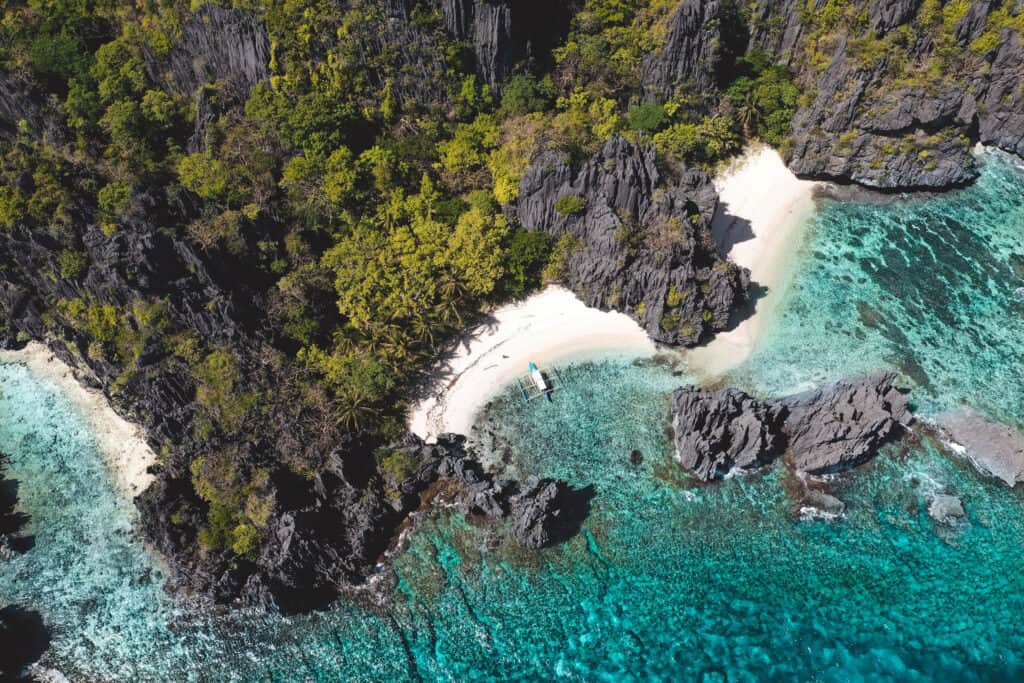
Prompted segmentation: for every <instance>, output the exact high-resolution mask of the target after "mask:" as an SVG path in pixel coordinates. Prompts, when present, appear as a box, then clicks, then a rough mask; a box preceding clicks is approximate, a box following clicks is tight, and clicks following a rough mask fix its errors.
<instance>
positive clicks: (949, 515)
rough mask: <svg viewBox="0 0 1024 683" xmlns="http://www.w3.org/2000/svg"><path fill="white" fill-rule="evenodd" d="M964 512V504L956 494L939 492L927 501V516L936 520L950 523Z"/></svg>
mask: <svg viewBox="0 0 1024 683" xmlns="http://www.w3.org/2000/svg"><path fill="white" fill-rule="evenodd" d="M965 514H966V513H965V512H964V504H963V502H962V501H961V500H960V499H959V498H957V497H956V496H950V495H946V494H944V493H939V494H936V495H935V496H934V497H933V498H932V499H931V502H929V503H928V516H929V517H931V518H932V519H934V520H935V521H936V522H941V523H943V524H950V523H952V522H955V521H956V520H958V519H960V518H961V517H963V516H964V515H965Z"/></svg>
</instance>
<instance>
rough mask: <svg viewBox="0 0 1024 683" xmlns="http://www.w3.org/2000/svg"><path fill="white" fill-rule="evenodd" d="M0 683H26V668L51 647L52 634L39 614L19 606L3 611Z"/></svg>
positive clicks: (11, 606) (1, 621) (0, 612)
mask: <svg viewBox="0 0 1024 683" xmlns="http://www.w3.org/2000/svg"><path fill="white" fill-rule="evenodd" d="M0 644H2V645H3V647H0V681H18V680H26V678H25V677H24V676H22V672H23V671H24V670H25V668H26V667H27V666H28V665H29V664H32V663H34V662H36V661H38V660H39V658H40V657H42V656H43V653H45V652H46V650H47V649H48V648H49V647H50V631H49V629H48V628H47V627H46V624H44V623H43V617H42V615H40V614H39V613H38V612H35V611H33V610H29V609H25V608H24V607H20V606H18V605H8V606H6V607H4V608H3V609H0Z"/></svg>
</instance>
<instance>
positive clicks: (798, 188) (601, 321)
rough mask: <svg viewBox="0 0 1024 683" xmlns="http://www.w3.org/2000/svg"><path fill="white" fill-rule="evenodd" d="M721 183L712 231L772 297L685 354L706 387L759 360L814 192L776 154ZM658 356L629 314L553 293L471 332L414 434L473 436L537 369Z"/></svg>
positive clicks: (414, 415) (759, 157) (748, 159)
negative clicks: (480, 421)
mask: <svg viewBox="0 0 1024 683" xmlns="http://www.w3.org/2000/svg"><path fill="white" fill-rule="evenodd" d="M715 184H716V188H717V189H718V192H719V194H720V196H721V207H720V209H719V212H718V214H717V215H716V217H715V224H714V226H713V230H714V231H715V234H716V238H717V239H718V240H719V243H720V244H721V243H723V242H724V243H730V242H732V243H733V244H732V245H731V248H730V249H729V251H728V255H729V257H730V258H732V259H733V260H734V261H735V262H737V263H739V264H740V265H742V266H746V267H747V268H749V269H750V271H751V279H752V280H754V281H755V282H757V283H758V284H759V285H761V286H763V287H766V288H767V290H768V291H767V295H766V296H765V297H764V298H762V299H760V300H759V301H758V302H757V306H756V309H755V314H754V315H753V316H752V317H750V318H748V319H747V320H746V321H744V322H743V323H741V324H740V325H738V326H737V327H736V329H734V330H732V331H731V332H726V333H723V334H719V335H718V336H717V337H716V338H715V339H714V340H713V341H712V342H711V343H710V344H708V345H707V346H705V347H702V348H700V349H696V350H693V351H690V352H688V353H687V354H686V360H687V362H688V363H689V364H690V367H691V369H692V370H693V371H694V372H696V373H697V374H698V375H700V376H703V377H708V378H710V377H713V376H717V375H719V374H721V373H723V372H725V371H727V370H729V369H730V368H733V367H735V366H736V365H738V364H739V363H741V362H742V361H743V359H745V358H746V357H747V356H748V355H749V354H750V353H751V351H753V349H754V346H755V344H756V341H757V338H758V335H759V334H760V333H761V332H762V330H763V327H764V323H765V321H766V320H770V319H771V315H772V313H773V311H774V310H775V308H776V307H777V306H778V303H779V301H780V300H781V298H782V294H783V292H784V291H785V289H786V286H787V284H788V280H789V278H790V274H791V271H790V270H789V263H790V262H791V257H792V256H793V254H794V252H795V251H796V249H797V247H798V246H799V242H800V239H801V236H802V232H801V227H802V225H803V224H804V221H805V219H806V217H807V216H808V214H809V213H810V211H811V210H812V208H813V205H814V201H813V192H814V188H815V186H816V185H817V183H814V182H809V181H803V180H799V179H797V178H796V176H794V175H793V173H792V172H790V170H789V169H788V168H786V166H785V164H784V163H783V161H782V158H781V157H780V156H779V154H778V153H777V152H776V151H775V150H773V149H771V148H769V147H759V148H754V149H751V150H750V151H749V152H748V153H747V154H746V155H744V156H743V157H742V158H740V159H738V160H737V161H736V162H735V163H734V164H733V165H732V166H731V167H730V168H728V169H726V170H725V171H724V172H723V173H722V174H720V176H719V177H718V178H717V179H716V183H715ZM656 352H657V347H656V345H655V344H654V343H653V342H652V341H651V339H650V338H649V337H648V336H647V334H646V333H645V332H644V330H643V329H642V328H641V327H640V326H639V325H637V324H636V322H634V321H633V320H632V319H631V318H629V317H628V316H626V315H625V314H622V313H615V312H611V313H608V312H602V311H598V310H595V309H592V308H588V307H586V306H585V305H584V304H583V303H582V302H581V301H580V300H579V299H577V298H576V296H575V295H573V294H572V292H570V291H568V290H566V289H564V288H562V287H555V286H552V287H548V288H547V289H545V290H544V291H543V292H541V293H539V294H535V295H534V296H532V297H530V298H528V299H526V300H525V301H523V302H519V303H515V304H510V305H508V306H503V307H501V308H499V309H497V310H495V311H494V312H493V313H492V314H491V321H490V322H489V323H487V324H485V325H483V326H481V327H479V328H477V329H475V330H472V331H471V332H470V333H469V335H468V337H467V341H466V342H465V343H463V344H461V345H460V346H459V347H458V349H457V350H456V352H455V353H454V354H452V356H451V357H450V358H449V359H447V360H445V361H443V362H441V363H439V365H438V367H437V368H436V370H435V373H436V374H435V380H434V383H433V385H432V386H430V387H428V388H427V393H428V396H427V397H426V398H424V399H423V400H421V401H419V402H418V403H417V404H416V405H414V406H413V407H412V408H411V410H410V412H409V427H410V429H411V430H412V431H413V432H414V433H416V434H418V435H419V436H421V437H423V438H427V439H431V438H433V437H436V436H437V435H438V434H441V433H444V432H459V433H466V432H468V431H469V429H470V427H472V426H473V421H474V419H475V417H476V414H477V412H478V411H479V410H480V409H481V408H483V406H485V405H486V404H487V402H488V401H489V400H490V399H491V398H493V397H494V396H495V395H496V394H497V393H498V392H500V391H501V390H502V389H503V388H504V387H506V386H507V385H508V384H509V383H511V382H512V381H514V380H515V378H516V377H517V376H519V375H522V374H524V373H525V372H526V369H527V365H528V363H529V362H530V361H531V360H532V361H534V362H536V363H537V364H538V365H540V366H541V367H542V368H543V367H550V366H551V365H552V364H554V363H555V362H557V361H560V360H566V359H569V358H571V359H573V360H582V359H586V358H588V357H597V356H601V355H608V354H616V355H620V356H631V357H634V358H640V357H648V356H652V355H654V354H655V353H656Z"/></svg>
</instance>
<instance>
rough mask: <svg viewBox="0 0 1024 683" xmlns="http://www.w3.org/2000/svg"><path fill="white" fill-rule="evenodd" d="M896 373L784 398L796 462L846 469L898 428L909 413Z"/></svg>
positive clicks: (807, 468) (809, 468)
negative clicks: (896, 384)
mask: <svg viewBox="0 0 1024 683" xmlns="http://www.w3.org/2000/svg"><path fill="white" fill-rule="evenodd" d="M895 379H896V375H895V373H892V372H883V373H876V374H873V375H867V376H865V377H859V378H857V379H854V380H842V381H839V382H836V383H835V384H833V385H831V386H829V387H826V388H824V389H817V390H815V391H810V392H807V393H805V394H799V395H797V396H791V397H788V398H784V399H782V401H781V404H782V405H783V406H784V407H785V410H786V419H785V423H784V424H783V426H782V431H783V433H784V434H785V435H786V446H787V449H788V450H789V452H790V453H791V454H792V456H793V462H794V464H795V466H796V468H797V469H798V470H801V471H804V472H810V473H812V474H825V473H827V472H834V471H837V470H842V469H847V468H849V467H853V466H854V465H858V464H860V463H861V462H863V461H864V460H866V459H867V458H870V457H871V456H873V455H874V454H875V452H876V451H877V450H878V448H879V446H881V445H882V444H884V443H885V442H887V441H889V440H891V439H892V438H893V437H895V436H897V435H899V434H901V433H902V431H903V427H904V425H907V424H910V422H911V421H912V419H913V418H912V416H911V414H910V409H909V408H908V406H907V395H906V394H905V393H903V392H902V391H900V390H899V389H897V388H896V387H895V386H893V382H894V381H895Z"/></svg>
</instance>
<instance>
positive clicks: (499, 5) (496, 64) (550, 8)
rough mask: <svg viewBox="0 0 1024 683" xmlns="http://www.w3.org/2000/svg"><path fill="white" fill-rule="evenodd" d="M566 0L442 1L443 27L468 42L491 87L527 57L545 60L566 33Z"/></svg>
mask: <svg viewBox="0 0 1024 683" xmlns="http://www.w3.org/2000/svg"><path fill="white" fill-rule="evenodd" d="M572 4H573V3H571V2H569V1H568V0H517V1H516V2H512V1H511V0H441V16H442V20H443V22H444V27H445V30H446V31H447V32H448V33H449V34H451V35H452V36H453V37H454V38H455V39H457V40H462V41H466V42H469V43H471V44H472V46H473V54H474V57H475V61H476V70H477V75H478V76H479V77H480V79H481V80H482V81H483V82H484V83H486V84H487V85H489V86H490V87H491V88H492V89H494V90H500V88H501V85H502V83H504V82H505V80H506V79H507V78H508V77H509V76H511V75H512V74H513V73H515V71H516V68H517V67H518V66H521V65H525V64H527V63H528V62H532V61H537V60H539V61H546V60H548V59H550V56H549V55H550V52H551V49H552V48H554V47H555V46H556V45H557V44H558V43H559V42H560V41H561V39H562V37H564V36H565V34H566V33H567V32H568V28H569V19H570V18H571V16H572V13H573V8H572Z"/></svg>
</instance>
